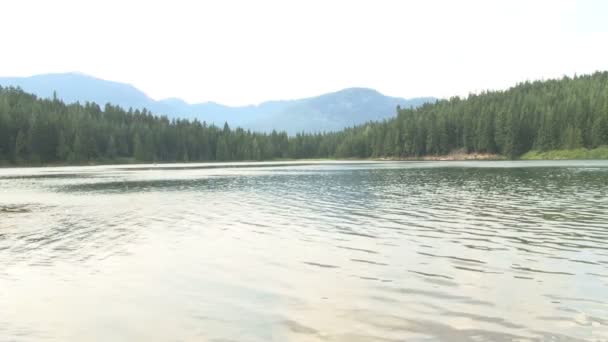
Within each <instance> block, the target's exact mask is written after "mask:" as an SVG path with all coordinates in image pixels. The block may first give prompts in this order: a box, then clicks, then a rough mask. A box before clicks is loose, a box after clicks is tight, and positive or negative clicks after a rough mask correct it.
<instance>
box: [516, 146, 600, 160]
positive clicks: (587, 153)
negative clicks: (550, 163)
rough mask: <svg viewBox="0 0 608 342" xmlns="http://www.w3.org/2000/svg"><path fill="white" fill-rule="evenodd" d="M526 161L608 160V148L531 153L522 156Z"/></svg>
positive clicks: (534, 151) (535, 151)
mask: <svg viewBox="0 0 608 342" xmlns="http://www.w3.org/2000/svg"><path fill="white" fill-rule="evenodd" d="M521 159H524V160H543V159H547V160H554V159H608V146H600V147H598V148H594V149H586V148H577V149H571V150H553V151H547V152H542V151H537V150H533V151H529V152H527V153H525V154H524V155H522V156H521Z"/></svg>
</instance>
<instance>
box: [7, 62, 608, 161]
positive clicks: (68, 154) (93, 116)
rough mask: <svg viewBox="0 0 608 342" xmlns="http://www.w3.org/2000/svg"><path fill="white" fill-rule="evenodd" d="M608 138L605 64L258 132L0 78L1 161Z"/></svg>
mask: <svg viewBox="0 0 608 342" xmlns="http://www.w3.org/2000/svg"><path fill="white" fill-rule="evenodd" d="M601 145H608V72H597V73H595V74H593V75H585V76H575V77H573V78H569V77H564V78H562V79H559V80H548V81H535V82H525V83H522V84H519V85H517V86H515V87H513V88H510V89H508V90H505V91H491V92H484V93H482V94H476V95H469V96H468V97H467V98H466V99H462V98H458V97H454V98H451V99H448V100H440V101H437V102H436V103H434V104H426V105H424V106H422V107H420V108H417V109H411V108H407V109H401V108H397V117H396V118H394V119H391V120H387V121H384V122H371V123H368V124H364V125H361V126H357V127H353V128H349V129H346V130H343V131H340V132H333V133H322V134H321V133H318V134H305V133H302V134H297V135H296V136H292V137H289V136H288V135H287V134H286V133H284V132H272V133H254V132H250V131H245V130H243V129H240V128H236V129H232V128H230V127H229V126H228V125H227V124H225V125H224V126H223V127H218V126H214V125H208V124H206V123H204V122H199V121H196V120H194V121H187V120H169V119H167V118H166V117H158V116H154V115H153V114H152V113H149V112H148V111H146V110H142V111H139V110H130V109H129V110H125V109H123V108H120V107H117V106H113V105H111V104H106V105H105V106H104V107H103V108H101V107H100V106H99V105H97V104H94V103H85V104H78V103H76V104H65V103H63V102H62V101H60V100H58V99H57V98H56V97H55V98H53V99H38V98H36V97H35V96H33V95H31V94H27V93H25V92H23V91H22V90H20V89H15V88H1V87H0V161H4V163H10V164H53V163H74V164H82V163H94V162H100V163H102V162H121V161H132V160H136V161H141V162H153V161H154V162H176V161H179V162H182V161H214V160H217V161H228V160H267V159H279V158H332V157H335V158H346V157H355V158H366V157H403V158H407V157H420V156H425V155H445V154H448V153H451V152H453V151H462V152H466V153H491V154H501V155H504V156H507V157H509V158H517V157H518V156H520V155H522V154H523V153H525V152H528V151H530V150H538V151H548V150H554V149H575V148H581V147H584V148H595V147H598V146H601Z"/></svg>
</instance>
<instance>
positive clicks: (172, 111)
mask: <svg viewBox="0 0 608 342" xmlns="http://www.w3.org/2000/svg"><path fill="white" fill-rule="evenodd" d="M0 86H3V87H6V86H15V87H20V88H22V89H23V90H25V91H26V92H30V93H33V94H35V95H37V96H38V97H42V98H50V97H52V96H53V93H55V92H56V94H57V97H58V98H60V99H62V100H63V101H64V102H66V103H73V102H81V103H83V102H86V101H89V102H95V103H98V104H99V105H100V106H103V105H104V104H106V103H112V104H114V105H119V106H121V107H123V108H125V109H128V108H133V109H143V108H147V109H148V110H150V111H151V112H152V113H154V114H158V115H166V116H168V117H170V118H185V119H195V118H196V119H198V120H199V121H206V122H208V123H215V124H216V125H222V124H223V123H224V122H228V124H230V125H231V126H240V127H243V128H249V129H253V130H259V131H271V130H273V129H276V130H277V131H287V132H288V133H290V134H294V133H297V132H321V131H336V130H340V129H343V128H345V127H349V126H353V125H357V124H362V123H365V122H367V121H376V120H383V119H388V118H391V117H394V116H395V115H396V110H395V108H396V107H397V106H398V105H399V106H401V107H417V106H420V105H422V104H424V103H426V102H435V101H436V99H435V98H432V97H424V98H413V99H403V98H397V97H389V96H385V95H382V94H381V93H379V92H378V91H376V90H373V89H368V88H348V89H344V90H340V91H337V92H333V93H328V94H323V95H320V96H316V97H310V98H304V99H297V100H280V101H267V102H263V103H261V104H259V105H248V106H239V107H231V106H225V105H222V104H218V103H214V102H204V103H196V104H189V103H187V102H185V101H184V100H182V99H179V98H168V99H163V100H154V99H152V98H150V97H148V96H147V95H146V94H145V93H144V92H142V91H141V90H139V89H137V88H135V87H134V86H132V85H130V84H126V83H120V82H113V81H108V80H103V79H99V78H96V77H92V76H89V75H85V74H82V73H60V74H44V75H35V76H31V77H0Z"/></svg>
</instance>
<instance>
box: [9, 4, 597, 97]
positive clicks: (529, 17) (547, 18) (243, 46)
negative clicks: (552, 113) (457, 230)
mask: <svg viewBox="0 0 608 342" xmlns="http://www.w3.org/2000/svg"><path fill="white" fill-rule="evenodd" d="M606 18H608V1H604V0H580V1H574V0H551V1H544V0H537V1H531V0H526V1H518V0H508V1H492V0H484V1H452V0H445V1H441V0H431V1H429V0H425V1H422V0H420V1H408V0H394V1H392V0H369V1H367V0H360V1H357V0H345V1H342V0H302V1H299V0H291V1H290V0H276V1H275V0H256V1H251V0H221V1H220V0H217V1H185V0H183V1H182V0H172V1H154V0H148V1H128V0H120V1H115V0H89V1H70V0H54V1H45V0H41V1H33V0H20V1H4V2H3V3H2V12H1V13H0V30H1V32H3V34H2V39H1V40H0V44H1V46H2V49H1V50H0V76H29V75H34V74H42V73H54V72H73V71H77V72H83V73H85V74H89V75H93V76H96V77H99V78H103V79H108V80H113V81H119V82H126V83H130V84H133V85H134V86H136V87H138V88H139V89H141V90H143V91H144V92H145V93H147V94H148V95H149V96H151V97H152V98H155V99H162V98H167V97H178V98H182V99H185V100H186V101H188V102H191V103H193V102H204V101H215V102H219V103H223V104H228V105H244V104H255V103H259V102H262V101H266V100H278V99H293V98H301V97H308V96H314V95H319V94H322V93H326V92H331V91H337V90H340V89H343V88H348V87H368V88H374V89H376V90H378V91H380V92H382V93H384V94H386V95H391V96H400V97H405V98H412V97H418V96H435V97H442V98H444V97H450V96H454V95H459V96H466V95H467V94H469V93H477V92H480V91H483V90H494V89H505V88H508V87H509V86H512V85H515V84H516V83H518V82H522V81H525V80H536V79H547V78H556V77H561V76H563V75H570V76H571V75H574V74H575V73H576V74H585V73H591V72H594V71H597V70H608V19H606Z"/></svg>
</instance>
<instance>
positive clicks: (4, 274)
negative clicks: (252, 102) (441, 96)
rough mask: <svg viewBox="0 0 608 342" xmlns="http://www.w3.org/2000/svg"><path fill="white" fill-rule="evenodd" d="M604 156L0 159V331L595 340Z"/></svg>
mask: <svg viewBox="0 0 608 342" xmlns="http://www.w3.org/2000/svg"><path fill="white" fill-rule="evenodd" d="M607 339H608V162H602V161H576V162H384V163H375V162H362V163H347V162H329V163H326V162H319V163H252V164H246V163H226V164H181V165H162V166H156V165H147V166H104V167H66V168H36V169H0V340H2V341H4V340H10V341H12V340H16V341H32V340H33V341H37V340H41V341H47V340H48V341H65V340H68V341H85V340H86V341H88V340H92V341H134V340H140V341H156V340H158V341H169V340H170V341H403V340H408V341H409V340H412V341H436V340H441V341H528V340H530V341H536V340H539V341H540V340H552V341H571V340H572V341H576V340H587V341H602V340H607Z"/></svg>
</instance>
